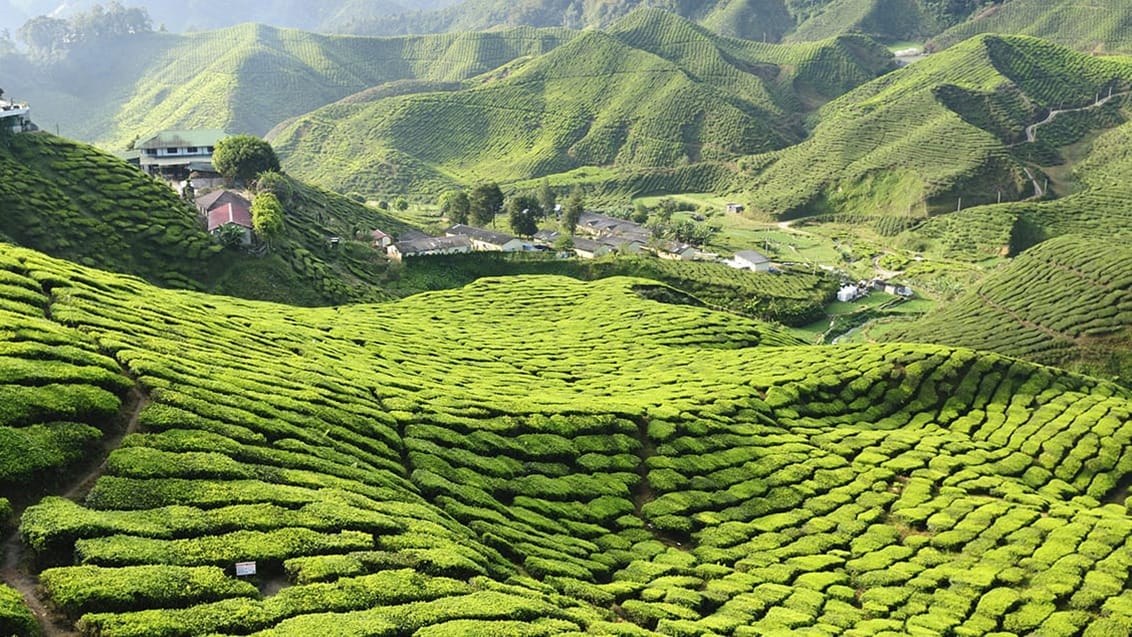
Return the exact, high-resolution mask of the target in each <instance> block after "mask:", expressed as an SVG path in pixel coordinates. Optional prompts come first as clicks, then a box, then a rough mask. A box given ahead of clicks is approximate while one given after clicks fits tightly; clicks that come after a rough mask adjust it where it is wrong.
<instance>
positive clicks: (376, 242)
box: [369, 230, 393, 250]
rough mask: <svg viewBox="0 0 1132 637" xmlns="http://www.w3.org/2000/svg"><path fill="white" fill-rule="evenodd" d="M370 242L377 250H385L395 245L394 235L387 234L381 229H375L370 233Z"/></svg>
mask: <svg viewBox="0 0 1132 637" xmlns="http://www.w3.org/2000/svg"><path fill="white" fill-rule="evenodd" d="M369 238H370V243H371V245H373V247H374V249H375V250H384V249H386V248H388V247H389V246H391V245H393V237H391V236H389V235H387V234H385V233H384V232H382V231H381V230H374V231H372V232H370V233H369Z"/></svg>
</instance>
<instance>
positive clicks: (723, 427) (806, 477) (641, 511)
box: [0, 193, 1132, 637]
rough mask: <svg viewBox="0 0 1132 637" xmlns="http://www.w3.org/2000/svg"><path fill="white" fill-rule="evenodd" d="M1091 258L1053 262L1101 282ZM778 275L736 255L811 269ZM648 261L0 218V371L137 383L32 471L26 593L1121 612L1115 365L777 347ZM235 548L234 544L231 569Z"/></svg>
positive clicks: (218, 605)
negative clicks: (496, 258) (486, 263)
mask: <svg viewBox="0 0 1132 637" xmlns="http://www.w3.org/2000/svg"><path fill="white" fill-rule="evenodd" d="M261 196H262V195H261ZM298 196H300V195H299V194H298V193H297V194H296V197H298ZM1040 247H1041V246H1039V248H1035V252H1034V253H1033V254H1035V255H1041V254H1042V252H1041V251H1040ZM1055 247H1056V246H1055ZM1063 249H1064V248H1063ZM1094 252H1097V253H1098V254H1097V256H1096V262H1097V263H1099V264H1104V263H1106V257H1105V256H1104V254H1103V251H1100V250H1094ZM1089 262H1090V261H1088V260H1085V261H1084V262H1083V263H1089ZM625 263H630V264H636V265H635V266H634V267H640V268H646V267H650V266H651V267H656V268H660V269H659V270H657V271H658V272H662V273H668V275H669V276H673V277H675V276H677V275H679V274H680V273H682V272H687V273H696V272H708V271H711V272H715V271H716V270H705V269H702V268H701V266H703V267H706V266H708V265H710V264H694V267H693V268H692V269H689V270H684V269H682V268H683V266H682V265H681V264H675V263H674V264H671V265H663V264H662V265H655V264H657V263H659V262H658V261H654V260H643V259H642V260H640V261H639V262H638V261H635V260H628V261H625ZM646 264H647V265H646ZM594 267H609V266H600V264H595V266H594ZM669 268H671V269H669ZM1113 268H1115V266H1112V265H1111V264H1110V265H1109V266H1103V267H1098V268H1095V269H1093V268H1088V267H1084V266H1080V267H1078V269H1079V272H1076V275H1077V276H1081V277H1084V278H1087V279H1093V280H1097V281H1102V280H1103V281H1105V282H1106V284H1111V285H1113V286H1115V287H1117V288H1118V289H1124V288H1126V287H1127V286H1124V285H1120V284H1119V279H1118V278H1112V279H1106V278H1104V275H1105V274H1106V273H1119V269H1118V268H1116V269H1113ZM1071 270H1072V269H1071ZM719 272H722V270H720V271H719ZM4 273H8V274H4ZM751 275H752V277H756V276H759V275H755V274H754V273H751ZM688 276H689V277H690V279H691V280H693V281H695V280H697V279H696V278H695V276H693V274H689V275H688ZM720 276H722V274H721V275H720ZM792 276H794V275H786V274H783V275H781V276H765V277H763V278H751V279H750V280H749V281H750V283H749V285H750V286H752V287H751V289H752V290H754V289H761V290H763V293H767V292H768V291H773V290H775V289H777V290H778V294H779V295H781V296H782V297H785V298H789V297H788V294H789V293H795V294H797V298H798V300H799V301H800V302H801V300H802V299H804V298H811V297H810V296H809V295H812V294H813V293H814V290H813V288H814V287H815V286H817V285H820V280H818V279H816V278H815V279H811V280H808V281H809V283H810V284H812V285H807V286H806V287H805V290H802V289H800V288H801V286H800V285H799V283H800V282H801V281H803V279H799V280H796V281H792V280H791V278H790V277H792ZM705 278H706V277H705ZM738 280H740V281H746V280H747V279H738ZM44 282H47V283H49V286H48V287H49V288H50V290H52V291H54V294H53V295H52V297H51V300H50V304H49V307H50V313H49V314H47V313H45V312H44V307H46V306H47V305H48V303H47V300H46V294H47V293H46V292H44V289H43V286H41V285H40V283H44ZM689 285H690V284H689ZM701 285H702V286H703V288H702V289H703V290H711V289H713V288H712V287H711V286H709V285H707V283H706V282H704V281H701ZM732 285H737V284H732ZM744 285H748V284H744ZM755 286H766V287H763V288H756V287H755ZM774 286H781V287H774ZM794 286H799V287H798V288H795V287H794ZM656 287H659V286H658V285H657V284H656V283H655V282H650V281H649V280H648V279H642V278H628V277H608V278H603V279H601V280H597V281H592V282H583V281H578V280H574V279H570V278H566V277H562V276H547V275H543V276H535V275H525V276H510V277H506V278H483V279H480V280H477V281H475V282H473V283H471V284H469V285H467V286H466V287H464V288H462V289H454V290H445V291H439V292H431V293H427V294H420V295H416V296H413V297H411V298H406V299H403V300H400V301H397V302H395V303H384V304H371V305H343V306H339V307H334V308H298V307H293V306H283V305H274V304H266V303H259V302H251V301H242V300H238V299H233V298H225V297H219V296H207V295H203V294H199V293H191V292H184V291H176V290H169V289H162V288H157V287H152V286H149V285H146V284H144V283H141V282H139V281H137V280H135V279H130V278H127V277H123V276H120V275H113V274H108V273H104V272H98V271H96V270H93V269H89V268H84V267H81V266H78V265H73V264H68V263H66V262H62V261H57V260H54V259H51V258H48V257H45V256H43V255H40V254H37V253H35V252H33V251H30V250H27V249H20V248H14V247H4V248H2V249H0V301H2V302H3V303H4V304H5V308H7V309H3V310H0V311H2V312H5V319H6V320H5V321H4V322H3V323H2V325H3V327H2V328H0V336H2V337H3V338H0V356H4V357H6V358H10V359H13V360H14V361H15V362H13V363H11V364H8V365H2V366H0V370H4V371H3V372H2V374H3V376H2V377H0V387H2V388H3V391H4V392H5V396H7V395H9V392H11V394H12V395H17V394H18V393H19V392H20V391H22V390H21V389H20V388H38V387H42V386H45V384H44V382H43V380H44V379H66V381H67V382H61V381H59V382H55V383H54V384H55V385H57V386H59V387H60V388H61V389H56V390H53V391H54V393H55V394H56V395H58V396H62V397H64V399H63V404H66V401H67V400H69V397H70V396H71V395H72V392H73V393H74V394H75V395H79V394H81V393H82V390H78V391H74V390H73V389H72V388H71V387H69V386H70V385H75V386H76V387H86V386H96V387H99V388H101V387H102V385H103V384H105V385H106V386H107V388H109V389H111V390H112V391H108V392H107V393H108V394H109V395H110V396H115V397H117V396H118V394H116V393H114V392H115V391H118V392H122V391H124V390H125V389H126V388H128V387H130V386H132V384H133V383H134V382H135V380H131V381H128V382H124V381H121V380H119V381H112V380H109V379H110V378H112V377H115V378H116V376H114V373H115V372H116V370H118V369H119V368H120V367H124V368H125V369H126V370H127V371H128V373H129V375H130V376H132V377H133V379H136V383H137V385H138V386H139V387H140V388H142V389H143V390H144V391H145V392H146V394H147V396H148V399H149V400H150V401H151V404H150V406H149V407H147V408H145V409H144V410H143V411H142V412H141V414H140V415H139V417H138V424H139V426H140V427H141V429H140V431H139V433H136V434H132V435H130V436H127V437H126V438H125V440H123V442H122V444H121V446H120V448H118V449H116V450H115V451H114V452H113V453H111V454H110V456H109V457H108V458H107V460H106V462H105V465H104V467H103V473H102V475H101V476H100V477H99V478H98V479H97V481H96V482H95V484H94V486H93V488H92V489H91V490H90V492H89V494H87V496H86V497H85V499H84V500H83V501H82V502H81V503H79V502H74V501H71V500H67V499H63V498H50V499H45V500H43V501H42V502H40V503H38V504H36V505H34V506H31V507H30V508H29V509H28V510H27V511H26V512H25V513H24V515H23V516H22V521H21V538H22V539H23V540H24V541H25V542H26V543H27V545H28V546H29V547H30V548H31V549H32V550H33V551H34V552H35V556H36V562H37V563H38V564H42V565H50V566H51V567H52V568H49V569H48V570H47V571H45V572H44V573H43V576H42V578H41V581H42V583H43V586H44V589H45V591H46V593H47V595H48V596H49V598H50V599H51V600H54V601H55V603H57V604H59V605H60V606H61V607H63V608H65V609H67V611H68V612H69V613H71V615H72V617H74V616H77V617H78V619H77V622H76V623H77V628H78V629H79V630H80V631H83V632H85V633H87V634H92V635H93V634H97V635H104V636H106V637H109V636H112V635H117V636H126V635H139V636H140V635H146V636H160V635H170V636H171V635H236V634H245V635H246V634H262V635H311V634H342V633H346V634H379V635H381V634H387V635H402V634H408V633H409V632H412V633H417V632H420V633H422V634H429V633H432V634H445V633H455V634H461V632H463V633H473V634H492V631H497V632H499V633H501V634H535V635H540V634H557V633H567V634H569V633H582V634H585V633H587V632H589V633H601V634H605V633H611V634H635V635H646V634H649V632H650V631H652V632H654V633H660V634H665V633H667V634H679V635H685V634H690V635H696V634H710V633H715V634H732V635H741V634H757V633H763V634H781V633H783V632H786V631H807V630H810V629H815V630H822V631H824V632H838V631H841V632H845V633H859V634H877V633H881V632H884V631H891V632H894V633H897V634H903V632H905V631H906V632H909V633H911V632H924V633H925V634H926V633H946V632H948V631H951V632H953V633H955V634H985V633H989V632H992V631H994V630H996V629H999V628H1001V629H1002V630H1007V631H1014V632H1015V634H1018V633H1024V632H1049V633H1050V634H1078V633H1080V632H1082V631H1086V630H1089V629H1088V628H1087V626H1088V625H1089V623H1090V621H1097V622H1100V621H1101V618H1103V620H1104V622H1105V623H1103V624H1102V626H1104V627H1109V626H1112V625H1119V624H1120V623H1121V622H1122V621H1125V619H1126V618H1127V617H1130V616H1132V613H1125V612H1123V609H1124V608H1125V606H1127V605H1128V604H1127V598H1128V597H1129V595H1130V594H1132V593H1130V591H1129V589H1128V588H1127V587H1128V583H1127V569H1128V566H1129V564H1130V561H1129V559H1128V558H1127V555H1126V554H1125V553H1126V551H1125V544H1126V540H1127V537H1128V535H1129V534H1130V533H1132V521H1130V520H1129V519H1128V516H1127V514H1126V513H1127V512H1126V511H1125V508H1124V507H1123V505H1122V504H1121V501H1122V500H1123V498H1124V496H1125V495H1126V494H1125V493H1124V487H1123V486H1122V481H1123V478H1124V476H1125V474H1126V473H1127V472H1128V470H1129V468H1130V467H1129V463H1128V461H1127V458H1128V457H1129V444H1130V442H1129V441H1132V429H1130V427H1132V424H1130V422H1132V421H1130V420H1129V418H1128V417H1127V416H1128V414H1129V413H1130V412H1132V405H1130V397H1129V394H1128V392H1127V391H1125V390H1123V389H1121V388H1120V387H1118V386H1116V385H1113V384H1110V383H1106V382H1102V381H1097V380H1094V379H1090V378H1087V377H1084V376H1078V375H1073V374H1069V373H1065V372H1062V371H1059V370H1056V369H1054V368H1048V367H1041V366H1036V365H1032V364H1029V363H1024V362H1021V361H1018V360H1015V359H1010V358H1006V357H1004V356H1000V355H996V354H985V353H976V352H974V351H973V350H967V349H953V348H948V347H944V346H937V345H908V344H888V345H878V344H869V345H857V346H838V347H812V346H803V345H800V344H799V342H798V341H797V340H795V339H793V338H791V337H789V336H788V335H786V334H785V333H783V332H782V331H781V330H779V329H778V328H775V327H773V326H770V325H767V324H765V323H762V322H759V321H757V320H753V319H750V318H745V317H743V316H739V315H737V314H734V313H724V312H717V311H713V310H710V309H707V308H705V307H703V305H702V304H698V305H697V304H695V303H693V302H692V301H694V299H689V298H688V297H687V295H686V294H684V297H683V301H684V302H683V303H681V304H673V303H660V302H657V301H655V300H653V299H652V298H651V297H649V296H646V295H643V294H642V293H641V290H642V288H656ZM666 289H669V290H670V293H669V294H670V297H672V298H678V297H679V295H678V294H677V293H676V292H675V291H672V290H671V289H670V288H666ZM720 289H723V288H720ZM792 290H793V292H791V291H792ZM719 293H720V294H721V295H722V294H723V292H722V291H721V292H719ZM751 294H753V292H750V293H748V296H749V295H751ZM1051 298H1052V297H1051ZM670 300H671V299H670ZM9 315H10V316H11V318H10V319H9ZM469 317H474V325H475V329H474V330H470V329H467V326H468V325H470V324H472V323H469V320H470V319H469ZM17 359H18V360H17ZM21 361H22V362H21ZM43 362H50V364H40V363H43ZM63 362H66V363H67V364H66V365H63V364H62V363H63ZM88 367H89V368H92V370H103V371H98V372H96V371H92V370H87V369H85V368H88ZM88 383H94V385H88ZM50 384H52V383H47V385H50ZM13 389H15V391H11V390H13ZM116 400H117V401H121V398H116ZM115 406H116V407H118V408H120V406H121V405H120V403H118V404H116V405H115ZM35 424H36V423H35V422H30V423H19V424H13V425H11V427H12V429H15V430H20V429H24V428H27V427H31V426H34V425H35ZM16 493H20V494H24V493H26V490H25V489H22V488H20V490H18V491H17V487H6V490H0V496H4V497H8V496H14V495H15V494H16ZM245 560H249V561H250V560H255V561H257V566H258V568H259V571H260V575H259V576H258V578H257V579H256V580H252V581H250V582H239V581H236V580H234V579H233V578H232V577H231V576H230V574H231V571H228V570H227V569H231V568H232V567H233V564H234V563H235V562H241V561H245ZM222 569H223V570H224V573H222V572H221V570H222ZM284 580H286V584H288V585H286V586H282V587H281V585H282V584H284ZM256 584H258V585H260V586H262V587H263V588H264V589H266V590H269V591H271V593H272V594H270V595H264V596H263V597H262V598H260V597H259V596H258V595H257V593H256V592H255V591H253V590H252V587H253V585H256ZM613 608H618V609H620V610H621V611H622V612H623V615H622V616H621V617H620V618H619V619H621V620H622V621H620V622H617V623H614V622H613V621H612V619H613V618H614V615H613V614H611V613H612V610H611V609H613ZM1122 618H1123V619H1122Z"/></svg>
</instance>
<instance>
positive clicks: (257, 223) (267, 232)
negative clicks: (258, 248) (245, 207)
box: [252, 192, 283, 243]
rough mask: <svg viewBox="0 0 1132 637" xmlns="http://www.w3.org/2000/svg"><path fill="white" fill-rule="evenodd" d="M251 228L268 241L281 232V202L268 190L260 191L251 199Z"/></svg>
mask: <svg viewBox="0 0 1132 637" xmlns="http://www.w3.org/2000/svg"><path fill="white" fill-rule="evenodd" d="M252 229H253V230H255V233H256V234H257V235H259V237H260V238H261V239H263V240H264V241H267V242H268V243H270V242H271V241H272V240H273V239H275V238H276V237H278V236H279V235H280V234H282V233H283V204H281V203H279V198H278V197H276V196H275V195H274V194H272V193H270V192H262V193H260V194H258V195H256V196H255V200H253V201H252Z"/></svg>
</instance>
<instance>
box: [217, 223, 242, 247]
mask: <svg viewBox="0 0 1132 637" xmlns="http://www.w3.org/2000/svg"><path fill="white" fill-rule="evenodd" d="M216 238H217V239H218V240H219V241H220V245H222V246H224V247H225V248H238V247H240V246H241V245H242V244H243V243H244V229H243V228H241V227H240V226H238V225H236V224H234V223H226V224H224V225H222V226H220V228H219V229H218V230H217V231H216Z"/></svg>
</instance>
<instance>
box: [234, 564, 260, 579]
mask: <svg viewBox="0 0 1132 637" xmlns="http://www.w3.org/2000/svg"><path fill="white" fill-rule="evenodd" d="M252 575H255V562H236V577H250V576H252Z"/></svg>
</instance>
